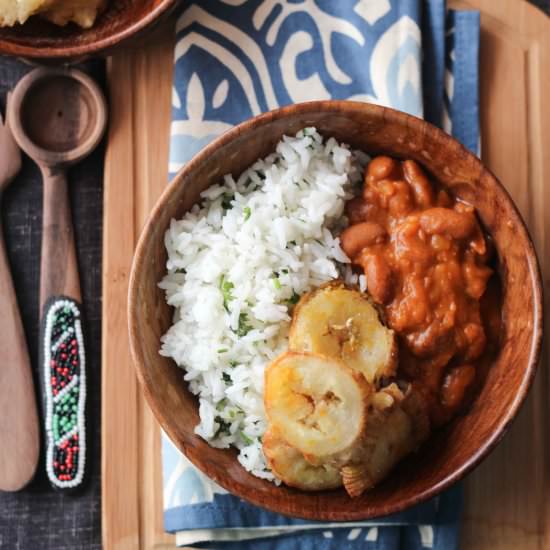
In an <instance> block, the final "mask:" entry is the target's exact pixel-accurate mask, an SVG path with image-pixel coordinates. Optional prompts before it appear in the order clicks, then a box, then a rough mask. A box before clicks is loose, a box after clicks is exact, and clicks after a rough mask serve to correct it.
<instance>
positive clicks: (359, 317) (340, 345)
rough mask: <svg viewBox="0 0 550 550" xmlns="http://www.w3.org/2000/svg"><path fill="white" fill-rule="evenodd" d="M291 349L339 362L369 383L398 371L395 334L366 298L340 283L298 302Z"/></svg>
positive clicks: (291, 332) (291, 334)
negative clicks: (358, 373)
mask: <svg viewBox="0 0 550 550" xmlns="http://www.w3.org/2000/svg"><path fill="white" fill-rule="evenodd" d="M289 347H290V349H291V350H294V351H304V352H310V353H320V354H322V355H326V356H329V357H335V358H338V359H340V360H342V361H343V362H344V363H345V364H346V365H347V366H349V367H351V368H352V369H354V370H356V371H359V372H361V373H362V374H363V375H364V376H365V378H366V379H367V381H368V382H375V383H376V382H378V381H379V380H380V378H381V377H383V376H384V377H392V376H394V374H395V371H396V369H397V342H396V338H395V334H394V332H393V330H390V329H389V328H387V327H385V326H384V325H383V324H382V322H381V321H380V318H379V316H378V312H377V310H376V309H375V307H374V306H373V305H372V304H371V303H370V301H369V300H368V298H367V297H366V296H365V295H364V294H362V293H361V292H358V291H356V290H351V289H348V288H346V287H345V286H344V285H343V284H342V283H340V282H333V283H329V284H328V285H324V286H322V287H320V288H318V289H316V290H313V291H312V292H309V293H308V294H306V295H304V296H303V297H302V299H301V300H300V301H299V302H298V305H297V306H296V309H295V311H294V316H293V319H292V325H291V328H290V335H289Z"/></svg>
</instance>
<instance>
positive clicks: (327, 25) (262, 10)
mask: <svg viewBox="0 0 550 550" xmlns="http://www.w3.org/2000/svg"><path fill="white" fill-rule="evenodd" d="M277 5H279V6H281V8H282V9H281V11H280V12H279V13H278V14H277V17H276V18H275V19H274V20H273V22H272V23H271V26H270V27H269V30H268V31H267V35H266V42H267V44H268V45H270V46H273V45H274V44H275V41H276V40H277V36H278V34H279V30H280V28H281V25H282V24H283V22H284V21H285V19H286V18H287V17H289V16H290V15H291V14H293V13H297V12H302V13H308V14H309V15H310V16H311V19H312V20H313V21H314V23H315V24H316V25H317V28H318V30H319V34H320V36H321V43H322V46H323V54H324V57H325V63H326V65H327V71H328V72H329V74H330V76H331V77H332V78H333V79H334V80H335V81H336V82H338V83H339V84H350V83H351V81H352V80H351V78H350V77H349V76H348V75H347V74H346V73H345V72H344V71H343V70H342V69H340V67H338V65H337V64H336V60H335V59H334V56H333V55H332V49H331V41H332V35H333V34H334V33H340V34H344V35H346V36H349V37H350V38H352V39H353V40H355V42H357V43H358V44H359V45H361V46H362V45H363V44H364V43H365V38H364V37H363V35H362V34H361V33H360V32H359V30H358V29H357V28H356V27H355V26H354V25H352V24H351V23H350V22H349V21H346V20H345V19H340V18H339V17H334V16H333V15H330V14H328V13H326V12H324V11H323V10H321V9H320V8H319V7H318V6H317V4H316V3H315V2H314V0H304V1H303V2H302V3H300V4H291V3H290V2H283V1H282V0H276V1H275V2H274V1H273V0H264V1H263V2H262V4H260V6H259V7H258V9H257V10H256V12H255V13H254V17H253V22H254V26H255V27H256V29H260V28H261V27H262V26H263V25H264V23H265V21H266V20H267V18H268V17H269V15H270V14H271V13H272V12H273V9H274V8H275V7H276V6H277Z"/></svg>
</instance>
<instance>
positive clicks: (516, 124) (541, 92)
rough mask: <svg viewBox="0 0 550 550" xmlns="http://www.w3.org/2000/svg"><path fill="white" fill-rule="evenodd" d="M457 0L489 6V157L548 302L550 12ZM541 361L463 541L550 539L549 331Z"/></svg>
mask: <svg viewBox="0 0 550 550" xmlns="http://www.w3.org/2000/svg"><path fill="white" fill-rule="evenodd" d="M452 4H453V5H455V4H456V5H459V6H460V7H466V8H468V7H469V8H476V9H480V10H481V13H482V15H481V26H482V33H481V48H480V66H481V68H482V69H481V82H480V84H481V97H480V99H481V109H480V113H481V130H482V157H483V159H484V161H485V162H486V163H487V165H488V166H489V167H490V168H491V169H492V170H493V171H494V173H495V174H496V175H497V176H498V177H499V178H500V179H501V181H502V183H503V184H504V185H505V187H506V188H507V190H508V191H509V192H510V194H511V195H512V197H513V198H514V200H515V201H516V204H517V205H518V207H519V208H520V210H521V212H522V214H523V216H524V218H525V220H526V222H527V225H528V227H529V230H530V232H531V235H532V237H533V240H534V242H535V245H536V247H537V249H538V251H539V259H540V261H541V268H542V270H543V275H544V281H545V291H546V292H545V306H546V307H545V309H546V312H548V306H549V302H548V300H549V298H550V293H549V287H548V281H549V277H550V264H549V252H550V250H549V248H548V246H549V244H548V234H547V233H548V229H549V226H548V224H549V223H550V219H549V216H548V213H547V208H546V205H547V204H548V202H549V201H550V186H549V185H548V179H549V177H550V116H549V111H548V99H547V97H548V90H549V89H550V19H549V18H548V17H546V16H545V15H544V14H543V13H542V12H541V11H539V10H537V9H536V8H535V7H533V6H531V5H529V4H528V3H527V2H523V1H518V0H504V1H499V2H493V1H491V0H468V1H467V2H460V3H459V2H453V3H452ZM547 327H548V324H547ZM546 334H548V329H547V330H546ZM542 366H543V368H541V369H539V373H538V375H537V378H536V381H535V384H534V387H533V390H532V391H531V393H530V396H529V398H528V400H527V402H526V403H525V406H524V407H523V409H522V411H521V413H520V415H519V417H518V419H517V420H516V422H515V423H514V425H513V426H512V428H511V430H510V433H509V435H508V436H507V437H506V438H505V439H504V441H503V442H502V444H501V445H499V447H498V448H497V449H496V450H495V452H494V453H493V454H492V455H491V456H490V457H489V458H488V459H487V460H486V461H485V462H484V463H483V464H482V465H481V466H480V467H479V468H478V469H476V470H475V471H474V472H473V473H472V475H470V476H469V477H468V478H467V480H466V485H465V486H466V507H465V512H464V523H463V529H462V546H463V547H464V548H468V549H473V550H478V549H479V550H481V549H486V548H499V549H510V550H512V549H516V548H521V549H522V550H531V549H532V550H535V549H539V548H549V547H550V499H549V495H550V452H549V451H550V449H549V443H550V422H549V421H548V415H549V413H550V408H549V404H548V398H547V395H548V390H549V381H548V372H547V368H548V338H546V344H545V353H544V354H543V359H542Z"/></svg>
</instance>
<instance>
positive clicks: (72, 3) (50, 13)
mask: <svg viewBox="0 0 550 550" xmlns="http://www.w3.org/2000/svg"><path fill="white" fill-rule="evenodd" d="M106 3H107V0H16V1H15V2H14V1H13V0H3V1H2V2H0V27H11V26H13V25H16V24H23V23H25V21H26V20H27V19H28V18H29V17H31V16H33V15H40V16H41V17H44V18H45V19H47V20H49V21H51V22H52V23H55V24H56V25H61V26H63V25H66V24H67V23H70V22H73V23H76V24H77V25H79V26H81V27H82V28H85V29H87V28H89V27H91V26H92V25H93V24H94V22H95V19H96V17H97V15H98V14H99V13H100V12H101V11H102V10H103V9H104V8H105V6H106Z"/></svg>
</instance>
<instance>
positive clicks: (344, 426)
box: [264, 352, 374, 457]
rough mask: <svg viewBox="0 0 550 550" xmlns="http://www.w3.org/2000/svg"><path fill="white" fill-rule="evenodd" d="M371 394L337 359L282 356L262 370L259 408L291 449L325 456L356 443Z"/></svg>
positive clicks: (298, 354) (365, 382) (358, 377)
mask: <svg viewBox="0 0 550 550" xmlns="http://www.w3.org/2000/svg"><path fill="white" fill-rule="evenodd" d="M373 391H374V388H373V387H372V386H371V385H369V384H368V383H367V381H366V380H365V378H364V377H363V376H362V375H361V374H360V373H358V372H357V371H354V370H352V369H350V368H348V367H346V365H345V364H344V363H342V362H341V361H339V360H338V359H335V358H332V357H324V356H322V355H314V354H310V353H296V352H286V353H284V354H283V355H281V356H279V357H278V358H277V359H276V360H275V361H274V362H273V363H272V364H271V365H270V366H269V367H268V368H267V370H266V374H265V389H264V404H265V409H266V413H267V416H268V418H269V421H270V422H271V423H272V424H273V426H274V427H275V428H276V429H277V430H278V431H279V432H280V433H283V434H284V438H285V440H286V441H287V442H288V443H289V444H290V445H291V446H292V447H295V448H296V449H298V450H299V451H300V452H301V453H307V454H310V455H313V456H315V457H327V456H332V455H335V454H338V453H341V452H344V451H347V450H348V449H350V448H352V447H353V446H354V444H355V443H356V442H357V441H359V440H361V437H362V434H363V431H364V427H365V421H366V417H367V406H368V403H369V397H370V396H371V394H372V393H373Z"/></svg>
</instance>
